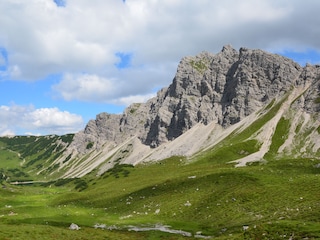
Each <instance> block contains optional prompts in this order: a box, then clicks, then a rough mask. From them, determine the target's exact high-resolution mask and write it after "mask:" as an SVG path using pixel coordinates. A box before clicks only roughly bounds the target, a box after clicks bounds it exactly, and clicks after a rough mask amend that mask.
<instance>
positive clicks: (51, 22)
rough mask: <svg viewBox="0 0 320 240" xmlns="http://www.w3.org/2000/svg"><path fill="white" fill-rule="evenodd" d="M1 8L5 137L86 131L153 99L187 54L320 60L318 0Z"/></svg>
mask: <svg viewBox="0 0 320 240" xmlns="http://www.w3.org/2000/svg"><path fill="white" fill-rule="evenodd" d="M0 9H2V14H1V15H0V91H1V97H0V122H1V125H0V135H25V134H34V135H39V134H42V135H44V134H65V133H70V132H78V131H80V130H82V129H83V128H84V126H85V124H86V123H87V122H88V121H89V120H90V119H94V118H95V116H96V115H97V114H98V113H101V112H109V113H121V112H122V111H123V110H124V108H125V107H126V106H128V105H129V104H131V103H133V102H144V101H146V100H147V99H149V98H151V97H153V96H154V95H155V94H156V91H157V90H159V89H160V88H162V87H166V86H168V85H169V84H170V83H171V81H172V79H173V77H174V75H175V71H176V68H177V65H178V63H179V61H180V59H181V58H182V57H184V56H187V55H195V54H197V53H199V52H201V51H204V50H205V51H209V52H212V53H217V52H219V51H220V50H221V49H222V46H223V45H226V44H231V45H232V46H233V47H234V48H236V49H239V48H240V47H247V48H255V49H256V48H260V49H263V50H266V51H269V52H273V53H278V54H281V55H284V56H287V57H289V58H292V59H293V60H295V61H297V62H298V63H299V64H301V65H305V64H306V63H311V64H319V63H320V42H319V41H318V40H319V38H320V30H319V27H318V26H319V24H320V18H319V17H318V9H320V2H318V1H313V0H305V1H298V0H291V1H286V0H284V1H278V0H260V1H256V0H243V1H238V0H230V1H218V0H202V1H193V0H155V1H145V0H126V1H124V0H108V1H101V0H90V1H85V0H40V1H39V0H28V1H24V0H17V1H10V0H4V1H1V2H0ZM13 19H14V21H13Z"/></svg>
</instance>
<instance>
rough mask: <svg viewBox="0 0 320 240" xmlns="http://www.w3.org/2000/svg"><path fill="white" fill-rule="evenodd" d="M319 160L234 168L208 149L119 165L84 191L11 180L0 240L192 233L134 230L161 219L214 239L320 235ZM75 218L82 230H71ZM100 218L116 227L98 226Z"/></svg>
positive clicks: (2, 204)
mask: <svg viewBox="0 0 320 240" xmlns="http://www.w3.org/2000/svg"><path fill="white" fill-rule="evenodd" d="M319 162H320V161H319V160H314V159H280V160H274V161H269V162H268V163H267V164H260V163H254V164H252V165H250V166H247V167H243V168H234V167H233V165H231V164H226V163H219V161H218V163H216V162H215V161H214V159H210V155H209V154H207V155H206V157H205V158H203V159H200V160H198V161H192V162H187V160H186V159H184V158H182V157H172V158H170V159H166V160H164V161H162V162H158V163H149V164H144V165H138V166H136V167H132V166H126V165H124V166H121V165H120V166H118V167H117V168H116V169H114V170H113V171H109V172H106V173H105V174H104V175H102V176H101V177H98V178H97V177H96V176H94V175H92V176H90V175H88V176H86V177H85V178H83V179H81V181H80V185H81V184H82V185H83V186H85V187H83V188H81V189H79V187H78V188H77V185H79V181H78V182H77V181H76V180H72V181H67V180H65V181H62V182H61V181H60V182H51V183H47V184H44V183H42V184H40V183H38V184H33V185H24V186H14V185H8V184H5V185H4V186H3V188H2V189H1V190H0V194H1V199H0V220H1V223H0V239H57V238H58V239H190V238H193V237H185V236H182V235H178V234H171V233H163V232H159V231H148V232H134V231H127V227H128V226H130V225H133V226H150V225H156V224H163V225H169V226H171V228H172V229H176V230H183V231H186V232H189V233H191V234H192V235H193V236H194V235H196V234H197V233H199V232H201V234H202V236H211V237H214V238H215V239H289V237H290V236H293V238H292V239H303V238H308V239H319V238H320V184H319V180H320V168H316V167H315V166H316V165H317V164H318V163H319ZM84 182H85V184H84ZM57 185H58V186H57ZM71 223H76V224H78V225H79V226H80V227H81V229H80V230H79V231H75V230H69V229H68V227H69V226H70V224H71ZM96 223H100V224H106V225H107V226H116V227H117V229H115V230H107V229H105V230H103V229H94V227H93V226H94V225H95V224H96ZM243 226H248V227H249V228H248V229H247V230H246V231H244V230H243ZM44 236H45V237H44Z"/></svg>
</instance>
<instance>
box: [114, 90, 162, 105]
mask: <svg viewBox="0 0 320 240" xmlns="http://www.w3.org/2000/svg"><path fill="white" fill-rule="evenodd" d="M155 96H156V94H153V93H151V94H146V95H134V96H127V97H121V98H119V99H115V100H113V102H114V103H115V104H118V105H125V106H128V105H130V104H131V103H144V102H146V101H148V100H149V99H150V98H153V97H155Z"/></svg>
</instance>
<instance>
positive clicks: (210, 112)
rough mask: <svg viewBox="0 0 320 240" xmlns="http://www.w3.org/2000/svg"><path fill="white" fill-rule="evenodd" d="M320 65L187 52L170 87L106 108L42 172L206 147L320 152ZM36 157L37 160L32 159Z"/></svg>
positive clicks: (249, 154)
mask: <svg viewBox="0 0 320 240" xmlns="http://www.w3.org/2000/svg"><path fill="white" fill-rule="evenodd" d="M319 79H320V66H318V65H315V66H313V65H309V64H307V65H306V66H305V67H301V66H300V65H299V64H297V63H295V62H294V61H292V60H290V59H288V58H285V57H283V56H280V55H276V54H271V53H267V52H265V51H262V50H251V49H247V48H241V49H240V50H239V51H237V50H235V49H233V48H232V47H231V46H229V45H227V46H224V47H223V48H222V50H221V51H220V52H219V53H217V54H212V53H208V52H202V53H200V54H198V55H197V56H189V57H184V58H182V60H181V61H180V63H179V65H178V68H177V72H176V75H175V77H174V79H173V81H172V83H171V85H170V86H169V87H168V88H163V89H161V90H160V91H159V92H158V93H157V96H156V97H154V98H152V99H150V100H149V101H147V102H146V103H135V104H132V105H130V106H129V107H128V108H126V109H125V111H124V113H123V114H108V113H100V114H98V115H97V116H96V119H94V120H90V121H89V122H88V124H87V125H86V127H85V129H84V130H83V131H81V132H79V133H77V134H75V135H74V137H73V139H72V140H70V141H69V142H68V145H67V146H65V148H63V151H62V152H61V153H60V154H59V155H57V156H56V157H55V158H51V159H50V161H47V162H48V163H49V164H47V165H46V166H39V165H38V167H37V169H38V170H37V174H40V175H41V174H42V173H45V172H48V171H47V170H48V169H50V173H51V174H53V176H59V177H63V178H69V177H81V176H84V175H86V174H87V173H89V172H91V171H93V170H95V171H96V174H98V175H101V174H103V173H104V172H105V171H107V170H108V169H110V168H112V167H113V166H115V165H117V164H132V165H135V164H138V163H141V162H148V161H158V160H162V159H165V158H168V157H171V156H187V157H189V158H192V157H193V156H194V155H195V154H200V153H201V152H204V151H208V150H210V151H213V152H215V153H216V155H214V156H213V157H216V158H217V159H219V154H218V153H219V152H220V153H221V152H223V151H225V152H226V151H227V152H232V154H231V155H230V154H229V155H228V154H224V156H223V160H224V161H225V162H231V161H235V163H234V164H235V165H236V164H237V165H236V166H244V165H246V164H247V163H249V162H254V161H264V160H268V159H269V158H277V157H280V156H282V157H285V156H290V157H300V156H304V157H319V155H320V154H319V148H320V138H319V134H320V115H319V111H320V80H319ZM31 165H32V164H31Z"/></svg>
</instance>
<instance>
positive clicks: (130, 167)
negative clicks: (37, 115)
mask: <svg viewBox="0 0 320 240" xmlns="http://www.w3.org/2000/svg"><path fill="white" fill-rule="evenodd" d="M319 111H320V66H317V65H315V66H313V65H306V66H305V67H301V66H299V65H298V64H297V63H295V62H293V61H292V60H290V59H287V58H284V57H282V56H279V55H275V54H270V53H267V52H264V51H261V50H250V49H246V48H241V49H240V50H239V51H237V50H235V49H233V48H232V47H230V46H225V47H223V49H222V51H221V52H219V53H217V54H211V53H207V52H203V53H200V54H199V55H197V56H195V57H185V58H183V59H182V60H181V62H180V64H179V66H178V69H177V73H176V75H175V77H174V79H173V82H172V84H171V85H170V86H169V87H168V88H164V89H162V90H160V91H159V92H158V94H157V96H156V97H155V98H152V99H150V100H149V101H148V102H146V103H139V104H138V103H136V104H132V105H131V106H129V107H128V108H127V109H126V110H125V111H124V113H123V114H119V115H113V114H108V113H100V114H98V115H97V117H96V119H95V120H91V121H90V122H89V123H88V124H87V126H86V127H85V129H84V130H83V131H81V132H79V133H76V134H75V135H73V134H70V135H65V136H55V135H52V136H40V137H35V136H15V137H10V138H8V137H2V138H0V152H1V155H0V176H1V179H0V181H1V183H2V189H0V194H1V196H3V197H2V198H1V200H0V218H1V220H3V221H2V222H1V223H0V238H1V237H3V238H4V237H6V236H7V235H8V234H9V235H10V234H11V235H12V236H14V237H13V238H12V239H19V238H21V236H27V235H28V234H27V232H28V231H29V230H28V227H27V226H29V225H32V226H33V227H34V229H36V230H35V231H34V233H33V234H34V239H36V238H37V237H38V239H39V236H41V232H42V231H44V230H43V228H44V227H46V226H47V225H50V232H51V233H52V234H48V235H47V236H48V239H56V238H57V237H56V236H57V233H58V232H59V234H60V233H61V234H60V235H59V239H70V238H71V236H73V237H72V239H105V238H110V239H185V238H186V239H190V238H213V237H214V238H218V239H318V238H320V230H319V229H320V225H319V220H320V212H319V209H320V206H319V199H320V195H319V193H320V184H319V176H320V175H319V174H320V151H319V148H320V115H319ZM23 182H24V183H25V185H23V186H20V185H19V184H22V183H23ZM10 183H11V184H10ZM16 183H18V185H14V184H16ZM30 184H31V186H29V185H30ZM72 222H76V223H77V224H79V225H80V226H81V227H82V228H83V229H82V230H81V231H79V233H72V234H71V233H70V230H67V227H68V226H69V225H70V224H71V223H72ZM98 223H99V224H105V225H106V229H107V228H108V229H112V230H113V231H100V230H101V229H93V226H94V225H96V224H98ZM15 226H19V228H20V229H22V232H20V233H16V228H15ZM98 226H100V227H101V226H102V225H98ZM169 226H170V227H169ZM2 229H6V230H2ZM11 229H12V230H11ZM128 230H129V231H128ZM147 230H148V231H147ZM135 231H137V232H135ZM140 231H141V232H140ZM62 233H63V234H62ZM23 234H25V235H23ZM49 235H50V236H49ZM94 237H95V238H94ZM26 239H28V238H26Z"/></svg>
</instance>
